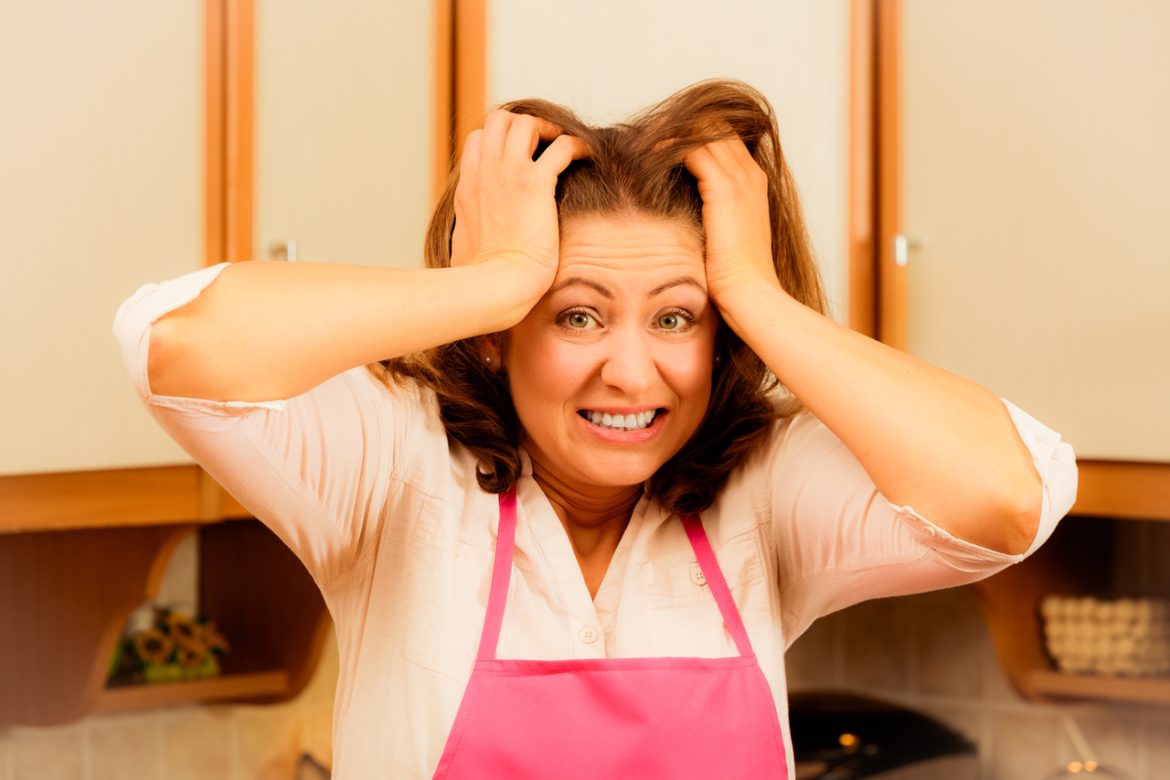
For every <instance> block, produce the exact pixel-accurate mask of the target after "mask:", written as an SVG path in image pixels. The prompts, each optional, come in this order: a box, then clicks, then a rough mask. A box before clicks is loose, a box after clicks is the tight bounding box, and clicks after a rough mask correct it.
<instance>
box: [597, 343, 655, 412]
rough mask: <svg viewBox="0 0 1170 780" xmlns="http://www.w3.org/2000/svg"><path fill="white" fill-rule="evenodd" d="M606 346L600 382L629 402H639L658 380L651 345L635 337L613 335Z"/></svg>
mask: <svg viewBox="0 0 1170 780" xmlns="http://www.w3.org/2000/svg"><path fill="white" fill-rule="evenodd" d="M607 342H608V343H607V344H606V346H607V348H608V349H607V350H606V354H605V357H604V361H603V363H602V366H601V380H602V381H603V382H605V383H606V384H607V385H609V386H610V387H613V388H615V389H618V390H621V391H622V393H623V394H625V395H626V397H628V398H630V399H641V398H642V397H643V396H644V394H645V393H646V391H648V390H649V389H650V388H651V387H653V386H654V382H655V380H656V379H657V377H658V366H657V365H656V363H655V361H654V354H653V349H652V345H651V344H649V343H647V340H646V338H645V336H643V335H642V334H639V333H614V334H613V335H612V336H611V338H609V339H607Z"/></svg>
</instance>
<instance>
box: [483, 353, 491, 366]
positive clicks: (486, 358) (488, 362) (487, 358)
mask: <svg viewBox="0 0 1170 780" xmlns="http://www.w3.org/2000/svg"><path fill="white" fill-rule="evenodd" d="M483 362H485V363H487V364H488V365H489V366H490V365H491V364H492V356H491V355H487V356H485V357H484V359H483Z"/></svg>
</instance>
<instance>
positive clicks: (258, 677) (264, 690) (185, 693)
mask: <svg viewBox="0 0 1170 780" xmlns="http://www.w3.org/2000/svg"><path fill="white" fill-rule="evenodd" d="M288 691H289V675H288V673H287V672H284V671H269V672H256V673H253V674H227V675H219V676H217V677H212V678H207V679H202V680H179V681H176V682H167V683H151V684H146V685H120V686H116V687H107V688H106V689H105V690H103V691H102V692H101V694H99V695H98V698H97V702H96V703H95V704H94V705H93V707H92V708H91V709H90V712H94V713H105V712H122V711H125V710H143V709H153V708H155V707H171V706H175V705H180V704H201V703H208V702H215V701H221V700H240V699H252V698H265V699H271V698H274V697H282V696H285V695H286V694H287V693H288Z"/></svg>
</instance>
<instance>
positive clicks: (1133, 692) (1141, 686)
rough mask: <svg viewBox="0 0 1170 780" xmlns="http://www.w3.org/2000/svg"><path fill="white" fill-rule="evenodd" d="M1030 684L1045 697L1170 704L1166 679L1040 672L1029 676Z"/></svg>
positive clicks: (1169, 693)
mask: <svg viewBox="0 0 1170 780" xmlns="http://www.w3.org/2000/svg"><path fill="white" fill-rule="evenodd" d="M1027 683H1028V687H1029V688H1030V689H1031V690H1033V691H1035V692H1036V693H1038V694H1041V695H1042V696H1045V697H1053V698H1060V699H1106V700H1109V701H1130V702H1143V703H1148V704H1170V679H1168V678H1165V677H1153V678H1151V677H1144V678H1143V677H1105V676H1101V675H1089V674H1065V673H1064V672H1057V671H1054V670H1049V669H1037V670H1035V671H1032V672H1029V673H1028V675H1027Z"/></svg>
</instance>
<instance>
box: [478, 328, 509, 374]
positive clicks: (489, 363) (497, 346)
mask: <svg viewBox="0 0 1170 780" xmlns="http://www.w3.org/2000/svg"><path fill="white" fill-rule="evenodd" d="M501 341H502V338H501V334H498V333H489V334H488V335H486V336H477V337H476V339H475V348H476V350H477V351H478V352H479V356H480V360H482V361H483V365H484V367H485V368H488V369H490V370H493V371H498V370H500V369H501V368H503V365H504V361H503V358H504V355H503V350H502V349H501Z"/></svg>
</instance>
